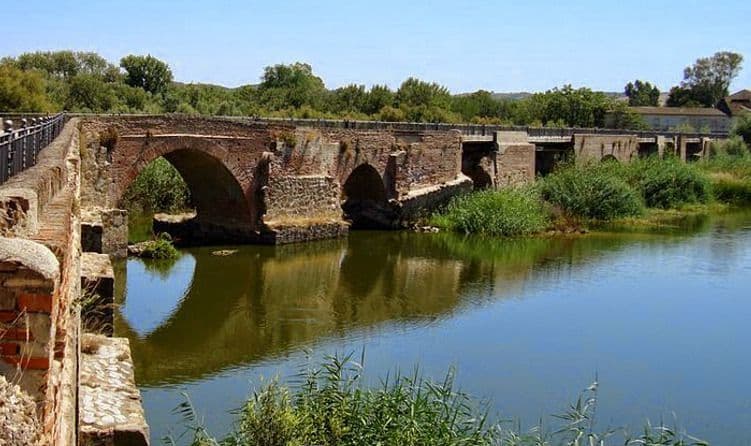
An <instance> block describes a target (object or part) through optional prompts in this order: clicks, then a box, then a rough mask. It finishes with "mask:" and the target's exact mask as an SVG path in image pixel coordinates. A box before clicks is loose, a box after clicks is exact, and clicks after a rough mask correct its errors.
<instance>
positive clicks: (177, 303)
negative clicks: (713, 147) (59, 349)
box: [116, 216, 751, 440]
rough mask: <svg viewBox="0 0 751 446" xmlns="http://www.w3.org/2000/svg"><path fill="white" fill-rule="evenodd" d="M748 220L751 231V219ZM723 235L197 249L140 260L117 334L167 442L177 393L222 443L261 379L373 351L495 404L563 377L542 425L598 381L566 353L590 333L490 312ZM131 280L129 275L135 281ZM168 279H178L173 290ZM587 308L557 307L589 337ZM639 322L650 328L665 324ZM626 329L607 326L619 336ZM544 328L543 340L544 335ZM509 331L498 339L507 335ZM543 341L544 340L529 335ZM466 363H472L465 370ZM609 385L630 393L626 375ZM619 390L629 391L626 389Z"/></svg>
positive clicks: (383, 364)
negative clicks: (315, 360)
mask: <svg viewBox="0 0 751 446" xmlns="http://www.w3.org/2000/svg"><path fill="white" fill-rule="evenodd" d="M743 221H745V222H748V221H751V218H749V216H746V217H745V219H744V220H743ZM718 228H719V229H718ZM722 228H723V226H721V225H720V226H718V225H717V223H716V222H715V223H712V224H710V222H708V221H706V220H701V219H700V220H697V221H696V222H694V224H693V225H692V226H691V227H688V228H681V229H679V230H676V231H675V233H669V234H651V235H645V234H640V233H619V234H617V235H613V234H611V235H590V236H587V237H582V238H551V239H518V240H506V241H499V240H488V239H482V238H462V237H459V236H455V235H451V234H430V235H426V234H413V233H404V232H388V233H382V232H356V233H353V234H351V235H350V238H349V240H341V241H327V242H317V243H312V244H307V245H289V246H280V247H268V246H242V247H237V249H238V252H237V253H236V254H234V255H230V256H226V257H221V256H214V255H212V254H211V252H212V251H213V250H215V249H219V248H195V249H190V250H188V251H186V253H185V255H184V257H183V258H182V259H181V260H180V261H178V262H177V263H176V264H174V265H172V266H165V265H159V264H153V263H151V264H145V263H141V261H140V260H130V261H129V262H130V264H129V268H128V271H127V273H128V274H127V276H128V277H127V284H128V287H129V288H130V289H128V290H127V297H125V296H122V295H121V296H120V297H119V300H120V302H121V303H122V306H121V309H120V313H119V314H118V315H117V318H116V331H117V333H118V334H119V335H121V336H127V337H128V338H130V342H131V348H132V352H133V357H134V361H135V367H136V369H135V370H136V379H137V381H138V384H139V386H141V388H142V390H143V391H144V397H145V400H146V410H147V416H148V417H149V421H150V423H151V424H152V426H151V427H152V431H153V433H154V439H155V440H156V439H158V438H159V437H160V436H161V435H162V434H164V433H166V431H167V428H168V427H173V428H174V424H175V423H179V420H177V419H176V418H175V417H173V416H170V415H169V411H170V409H172V408H174V406H175V405H176V404H177V403H178V402H180V400H181V397H180V396H179V393H178V392H176V391H175V389H176V388H179V389H188V390H189V391H190V393H191V395H193V396H194V397H195V399H196V400H198V401H199V403H198V404H197V405H198V406H199V409H202V410H203V411H204V414H205V415H206V416H207V420H206V421H207V424H209V426H210V427H213V428H214V431H215V432H217V431H218V432H219V433H221V431H223V430H225V429H227V428H228V427H229V426H230V423H231V418H232V417H231V415H227V411H228V410H230V409H233V408H235V407H238V406H239V405H240V404H241V402H242V401H243V399H244V398H245V397H246V396H247V394H248V392H249V390H250V389H251V388H252V387H253V386H255V385H258V384H259V376H260V375H264V376H265V377H266V378H267V379H268V378H271V377H273V376H274V375H275V374H277V373H281V374H282V375H285V374H286V376H289V375H291V374H293V373H294V372H295V371H296V370H295V368H296V367H297V366H298V365H299V364H300V362H302V361H304V359H305V353H304V350H305V349H306V348H310V349H311V350H312V351H313V352H315V353H316V355H319V354H320V352H331V351H332V350H339V351H340V352H342V351H343V350H342V349H346V350H349V351H359V349H361V348H362V347H363V346H366V349H368V350H367V351H366V356H368V353H370V363H369V368H370V369H371V370H375V372H373V373H374V374H377V375H378V376H380V375H381V374H382V373H385V371H389V370H393V369H394V368H395V367H402V368H404V367H412V366H413V365H415V363H417V362H421V361H425V359H424V357H423V356H424V355H423V353H424V354H425V355H430V358H431V360H432V361H433V363H427V364H426V363H424V362H421V366H423V367H424V368H426V369H428V370H429V372H428V373H433V372H435V373H442V371H445V370H446V367H447V366H450V365H451V364H457V365H458V366H459V372H460V376H465V377H466V378H468V379H470V380H474V379H478V383H477V385H474V383H473V385H472V386H471V387H472V388H473V389H477V390H482V389H485V390H482V392H485V391H486V390H487V389H491V388H493V389H495V390H493V391H491V392H490V393H491V394H490V395H488V394H484V396H494V395H495V396H494V398H499V397H500V396H504V398H505V395H509V396H510V395H511V393H514V392H516V391H518V389H519V388H529V389H534V388H538V389H542V388H544V386H545V385H546V384H545V383H546V382H548V381H547V380H549V379H550V380H553V381H560V382H561V383H562V384H561V385H560V386H556V389H555V390H554V391H553V390H550V391H542V390H540V391H535V392H533V393H530V394H528V395H527V396H526V399H527V400H528V401H527V402H526V403H525V404H527V405H528V406H529V407H530V409H529V410H530V411H531V410H533V409H532V408H534V411H535V412H533V413H532V415H531V419H532V420H534V419H536V418H535V417H537V416H539V415H541V414H542V413H550V412H551V411H554V410H557V409H560V408H561V407H562V404H563V403H565V402H567V401H568V400H569V399H570V398H572V397H575V395H576V391H577V389H579V388H580V387H581V386H584V385H586V384H588V383H587V382H586V380H588V379H590V378H591V377H592V376H593V374H594V373H595V372H596V371H597V370H598V367H597V364H594V363H587V362H586V361H579V360H578V359H575V360H574V362H577V363H578V364H577V365H576V366H575V367H573V366H572V368H571V367H568V366H566V367H563V366H561V364H568V365H571V364H569V362H568V360H567V359H566V358H564V357H563V356H564V355H565V352H564V350H565V349H566V348H569V349H570V348H571V346H568V344H566V343H567V342H575V340H576V339H580V338H581V334H580V333H573V332H572V333H568V332H566V333H563V334H561V339H557V338H551V337H550V333H549V332H550V331H551V329H547V328H545V327H544V324H546V323H547V324H551V323H552V324H554V325H556V327H558V325H565V324H558V323H556V322H554V320H555V318H556V317H558V316H556V315H552V316H551V315H549V314H544V313H541V314H540V316H541V320H540V321H539V322H536V321H535V317H534V316H530V315H529V314H525V315H524V316H523V317H524V318H526V319H525V321H524V322H519V323H516V322H514V321H513V320H511V321H509V320H507V319H508V317H505V316H504V317H498V311H501V310H498V309H494V310H491V311H488V314H491V315H492V314H495V316H490V317H491V318H493V320H486V319H488V318H487V317H485V316H483V314H484V313H485V308H488V309H489V310H490V309H491V308H495V307H491V306H492V305H494V304H495V303H496V302H498V301H499V300H507V301H508V305H504V310H502V311H503V312H506V313H507V315H508V314H514V312H515V311H519V307H520V306H523V307H525V311H530V310H529V307H537V308H538V309H539V310H542V309H543V308H542V307H540V305H543V302H544V305H545V306H547V307H548V308H549V306H550V301H549V298H548V297H549V295H551V294H555V295H557V294H558V292H557V291H555V290H556V289H557V287H559V286H565V287H567V288H566V289H563V291H561V294H566V293H568V294H570V293H572V292H573V293H574V294H576V289H577V288H578V287H580V286H581V287H591V283H593V282H597V281H598V280H600V279H599V278H597V277H595V276H600V275H607V274H611V273H612V274H613V275H614V276H615V275H620V274H622V273H623V271H612V272H611V271H610V270H609V269H610V267H611V264H613V263H618V262H619V261H620V260H619V259H622V258H626V257H628V261H627V263H626V264H625V266H624V265H621V266H619V268H626V269H629V268H631V266H633V264H634V262H635V261H636V262H641V261H642V259H646V261H651V260H649V259H651V258H654V257H659V256H663V255H665V254H664V253H665V252H666V251H670V250H673V248H675V250H680V249H681V246H684V245H685V243H684V242H686V240H687V239H686V236H691V235H694V234H700V233H704V234H708V233H710V234H711V233H714V232H716V231H718V230H720V229H722ZM709 229H712V230H711V231H709ZM710 248H711V247H710ZM697 249H699V248H697ZM701 249H704V248H701ZM721 251H722V252H717V253H716V254H717V258H716V259H714V260H713V262H714V263H713V265H719V264H722V262H732V261H733V260H732V256H731V255H730V254H731V253H729V252H728V251H727V250H726V249H725V248H723V249H722V250H721ZM633 252H637V253H638V255H637V254H633ZM711 253H712V251H710V254H711ZM711 255H714V254H711ZM632 257H633V259H636V260H633V259H632ZM145 265H148V267H146V266H145ZM629 265H631V266H629ZM124 267H125V265H124V264H121V265H119V268H122V269H123V270H124V269H125V268H124ZM160 268H161V269H160ZM637 269H638V268H637ZM632 273H633V274H636V273H635V272H632ZM160 276H161V277H163V278H164V279H165V280H166V281H165V282H163V283H160V280H161V279H160ZM116 277H118V278H119V279H120V280H121V282H120V283H118V284H117V285H118V287H117V288H118V290H119V291H120V292H121V293H122V290H123V289H124V288H125V286H126V285H125V280H126V279H125V277H126V274H125V271H118V272H117V274H116ZM167 279H168V280H167ZM560 284H564V285H560ZM577 284H579V285H577ZM675 286H676V287H677V286H680V285H679V284H676V285H675ZM686 286H689V285H686ZM149 290H150V291H149ZM551 290H552V291H551ZM572 290H573V291H572ZM607 290H608V291H607V296H606V295H603V296H602V298H603V299H602V300H601V301H594V302H596V303H594V305H596V306H597V308H594V309H592V313H593V314H592V317H593V318H603V317H612V316H613V315H612V314H610V313H612V311H613V310H614V309H615V308H618V307H619V306H622V305H625V303H624V302H623V301H624V299H625V298H624V297H623V296H622V295H620V294H619V290H618V289H616V288H610V287H609V288H607ZM532 296H538V297H537V298H535V299H530V300H529V301H524V305H518V304H521V303H522V301H519V300H518V298H529V297H532ZM540 296H545V297H544V298H543V297H540ZM605 297H608V299H605ZM632 297H634V296H632ZM611 298H612V299H611ZM538 300H539V301H540V303H537V302H536V301H538ZM558 300H559V301H560V299H558ZM589 303H590V304H593V301H589ZM581 304H582V302H577V303H576V305H573V303H572V307H571V308H569V307H567V306H566V305H565V303H557V304H554V307H555V310H554V311H557V312H560V316H559V317H560V318H561V319H565V318H570V319H569V320H571V321H572V323H571V330H574V329H575V328H576V327H578V326H580V325H581V324H580V322H581V321H577V320H576V319H577V318H580V317H586V316H585V315H584V314H583V313H585V312H584V311H583V310H581V309H580V308H579V309H577V308H576V306H578V305H581ZM600 306H602V308H600ZM467 315H469V316H467ZM608 315H609V316H608ZM637 316H638V317H637ZM551 317H552V318H553V319H552V320H553V322H551ZM628 317H629V316H628V315H626V319H625V320H626V321H628ZM634 317H635V318H636V319H638V320H642V319H643V318H645V317H647V318H649V317H653V318H656V317H657V316H656V315H655V316H645V315H635V316H634ZM512 318H513V316H512ZM500 319H502V320H504V321H505V322H503V323H506V324H510V325H509V326H507V327H505V328H502V327H500V326H497V325H495V324H500V323H501V322H498V321H499V320H500ZM544 321H547V322H544ZM611 322H612V321H611V320H610V319H608V322H607V324H609V323H611ZM525 323H526V324H531V326H530V328H529V330H526V329H525V328H524V325H523V324H525ZM624 323H625V322H624ZM645 323H646V324H649V321H645ZM536 324H539V325H540V326H539V327H538V328H535V327H536ZM607 324H606V323H605V322H600V321H593V327H595V326H596V327H600V329H604V330H607ZM511 325H513V327H511ZM445 327H449V329H445ZM457 327H459V328H457ZM495 327H498V332H497V333H496V332H493V330H495V329H496V328H495ZM514 327H515V328H514ZM603 327H604V328H603ZM559 328H560V327H558V328H556V329H559ZM593 329H594V328H593ZM513 330H517V331H516V333H518V335H519V336H521V338H520V341H519V342H515V340H514V339H513V338H509V336H514V334H513V333H514V331H513ZM518 330H521V331H518ZM535 330H539V331H540V332H541V333H542V334H540V335H532V334H530V333H528V332H527V331H535ZM627 331H628V330H627ZM443 332H447V333H449V334H450V335H451V334H453V335H458V336H462V338H461V339H452V338H446V339H443V338H441V339H435V338H437V337H440V336H444V335H445V333H443ZM442 333H443V334H442ZM544 333H547V334H544ZM569 335H571V336H569ZM535 336H537V337H535ZM598 336H599V335H598ZM608 336H610V335H609V334H607V333H606V334H604V335H602V339H599V338H598V339H597V342H595V341H594V340H593V341H592V345H589V346H587V347H586V348H585V347H582V350H581V351H579V350H576V351H569V353H570V354H574V355H580V356H582V357H583V358H585V359H587V358H589V356H593V357H597V356H598V355H600V356H602V355H605V356H606V357H607V358H609V357H610V356H609V355H610V353H607V352H609V351H610V349H611V347H610V346H601V345H600V344H601V343H603V342H604V341H605V340H608V339H609V340H611V341H613V340H615V343H614V344H612V345H617V344H618V342H621V341H622V340H623V338H622V335H617V334H614V335H613V336H611V337H608ZM629 336H630V337H631V335H629ZM640 336H647V335H646V334H644V335H642V334H639V332H638V331H637V332H634V334H633V342H635V343H645V342H646V343H647V344H648V343H649V342H648V341H645V340H644V339H641V338H640ZM429 338H430V339H429ZM564 339H565V340H564ZM569 339H570V341H569ZM530 342H533V344H530ZM629 342H631V341H629ZM418 344H419V345H418ZM491 344H492V345H491ZM560 344H566V346H565V347H561V345H560ZM444 346H445V352H443V351H442V349H443V348H444ZM491 347H492V348H491ZM530 347H531V348H532V349H533V350H534V351H532V352H531V353H530V354H529V355H526V356H524V357H525V358H526V360H530V361H533V362H535V363H530V364H525V365H524V367H521V366H520V367H521V369H523V370H524V372H523V373H524V374H525V375H527V374H528V375H529V376H516V375H514V376H503V377H501V376H500V375H498V377H497V378H490V377H488V373H487V372H485V371H483V372H480V371H481V370H482V369H484V368H485V367H486V366H484V365H483V364H479V363H477V360H478V358H482V357H483V352H479V351H474V352H473V350H477V349H489V350H490V351H488V354H494V355H498V354H508V355H509V357H508V360H511V361H513V360H514V355H518V354H519V352H521V351H522V350H520V349H529V348H530ZM558 348H560V350H558ZM601 348H605V350H600V349H601ZM612 348H617V347H615V346H613V347H612ZM464 349H466V351H467V352H468V353H467V356H468V357H469V358H473V359H471V360H466V358H463V357H455V356H456V354H458V353H457V352H460V351H464ZM345 352H346V351H345ZM415 352H418V354H417V355H416V354H415ZM582 352H585V353H582ZM620 353H621V352H613V354H614V355H616V356H615V357H617V358H620V357H624V358H627V359H624V361H626V365H628V364H630V363H629V362H628V361H631V359H628V358H630V356H629V355H628V352H626V353H625V354H624V355H620ZM648 354H649V353H645V355H648ZM421 355H423V356H421ZM540 355H542V356H541V357H538V356H540ZM546 355H549V356H546ZM314 356H315V355H314ZM460 356H461V355H460ZM543 358H545V359H543ZM490 361H491V362H492V363H493V364H495V365H494V366H493V367H495V366H499V365H500V364H503V363H504V359H503V358H500V359H499V358H498V357H494V358H492V359H491V360H490ZM366 362H367V361H366ZM536 362H539V364H536ZM549 362H550V364H549ZM507 369H508V370H505V371H503V372H502V373H505V374H509V373H511V374H517V373H520V372H519V370H521V369H520V368H519V367H513V366H510V367H507ZM499 372H500V371H499ZM499 372H493V373H491V375H493V376H496V375H495V373H499ZM632 372H634V370H630V369H628V368H624V369H623V370H622V371H621V372H619V373H626V376H624V377H623V380H626V381H628V380H631V378H630V376H633V377H634V379H637V381H641V380H642V378H643V377H642V375H640V374H639V373H636V372H634V373H632ZM552 373H555V378H553V376H552V375H551V374H552ZM640 377H641V378H640ZM609 378H610V379H612V380H616V381H617V380H618V379H620V378H621V377H620V376H619V377H618V378H614V377H612V376H610V377H609ZM491 379H492V380H491ZM483 380H484V381H483ZM488 380H491V381H488ZM540 380H542V381H540ZM553 381H550V382H553ZM642 384H643V383H641V384H637V383H634V384H633V385H642ZM618 385H619V386H622V387H626V386H627V385H626V384H621V383H620V381H618ZM655 385H657V384H655ZM499 388H500V389H502V390H501V391H499V390H498V389H499ZM514 389H516V390H514ZM625 390H628V391H631V390H634V391H635V389H625ZM499 392H501V393H499ZM503 392H507V393H503ZM509 392H511V393H509ZM516 393H518V392H516ZM630 404H631V405H630V406H628V405H627V406H628V407H627V408H626V409H628V410H626V409H624V408H623V407H620V406H619V407H618V408H617V411H616V412H617V414H623V413H624V412H626V415H625V418H626V422H631V421H630V420H631V418H630V416H633V417H635V418H634V419H635V420H637V421H638V420H639V419H642V418H640V417H643V416H645V414H644V413H643V412H641V410H642V409H644V407H642V406H639V407H636V406H634V404H635V403H633V402H632V403H630ZM549 405H550V406H549ZM671 409H672V407H671ZM629 410H631V411H632V412H633V413H631V412H628V411H629ZM539 411H543V412H542V413H540V412H539ZM520 415H523V416H524V415H525V414H524V413H522V414H520ZM527 415H529V414H527ZM652 415H654V414H652ZM170 425H171V426H170Z"/></svg>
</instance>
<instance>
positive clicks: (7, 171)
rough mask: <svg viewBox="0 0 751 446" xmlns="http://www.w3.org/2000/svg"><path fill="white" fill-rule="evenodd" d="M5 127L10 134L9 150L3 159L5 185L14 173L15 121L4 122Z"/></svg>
mask: <svg viewBox="0 0 751 446" xmlns="http://www.w3.org/2000/svg"><path fill="white" fill-rule="evenodd" d="M3 127H4V129H5V131H6V133H8V145H7V146H8V150H7V151H6V152H5V157H4V159H3V161H4V163H5V166H4V169H3V183H4V182H6V181H7V180H8V178H10V177H11V175H12V174H13V173H12V168H13V167H12V166H13V139H14V136H15V135H14V133H13V121H11V120H10V119H8V120H6V121H5V122H3Z"/></svg>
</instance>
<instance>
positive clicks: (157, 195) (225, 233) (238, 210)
mask: <svg viewBox="0 0 751 446" xmlns="http://www.w3.org/2000/svg"><path fill="white" fill-rule="evenodd" d="M154 166H157V168H156V169H155V168H154ZM144 175H148V176H151V177H152V178H147V179H146V181H144V178H143V177H144ZM154 175H156V177H154ZM176 177H177V178H176ZM144 184H145V185H150V186H152V187H151V189H152V190H148V191H145V193H146V196H147V197H148V201H149V202H150V203H149V204H151V205H152V206H151V209H146V212H145V213H144V214H145V215H144V216H143V218H146V217H145V216H146V215H148V216H149V217H150V215H153V214H155V213H168V214H178V215H177V216H170V217H168V218H164V217H162V216H159V218H154V220H153V233H160V232H167V233H169V234H171V235H172V236H173V237H174V238H175V239H176V241H178V242H179V243H182V244H204V243H211V242H219V241H238V242H240V241H244V240H243V239H244V238H245V237H246V236H248V235H249V234H250V233H251V232H252V229H253V228H254V225H253V219H252V213H251V203H250V200H249V199H248V198H247V197H246V194H245V192H244V191H243V188H242V187H241V185H240V184H239V183H238V181H237V179H236V178H235V176H234V175H233V174H232V172H230V171H229V169H227V167H226V166H225V165H224V164H223V163H222V162H221V161H220V160H218V159H217V158H215V157H214V156H212V155H210V154H208V153H205V152H202V151H200V150H194V149H178V150H174V151H171V152H168V153H166V154H164V155H162V157H159V158H157V159H155V160H154V161H152V162H151V163H149V164H148V165H147V167H146V168H144V169H142V170H141V171H140V172H139V173H138V176H137V177H136V178H135V179H134V181H132V182H131V183H130V184H128V185H126V186H125V188H126V189H125V190H126V191H127V192H126V193H125V194H124V196H123V199H121V200H120V202H121V206H123V207H126V208H128V209H129V211H131V212H133V211H132V210H133V209H136V210H138V208H139V205H138V203H133V202H132V200H130V197H132V190H133V188H134V187H137V188H141V187H143V186H144ZM181 187H184V189H185V193H184V194H181V192H180V191H179V190H174V189H180V188H181ZM183 195H187V197H185V198H186V199H185V200H181V197H182V196H183ZM153 204H157V206H153ZM135 224H139V222H135ZM145 224H146V223H145V222H140V225H145ZM129 233H130V234H131V236H133V237H138V236H140V238H143V237H142V236H143V235H144V230H143V228H131V224H130V223H129ZM132 241H136V240H132Z"/></svg>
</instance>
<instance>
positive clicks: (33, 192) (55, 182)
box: [0, 120, 78, 237]
mask: <svg viewBox="0 0 751 446" xmlns="http://www.w3.org/2000/svg"><path fill="white" fill-rule="evenodd" d="M76 125H77V120H71V121H69V122H68V123H67V124H66V125H65V127H64V128H63V130H62V132H61V133H60V135H59V136H58V137H57V138H56V139H55V140H54V141H53V142H52V143H51V144H50V145H49V146H48V147H46V148H45V149H44V150H43V151H42V152H40V153H39V156H38V158H37V163H36V165H34V166H33V167H30V168H29V169H26V170H25V171H23V172H21V173H19V174H18V175H15V176H13V177H11V178H10V179H8V181H7V182H5V184H3V185H2V186H0V236H5V237H18V236H20V237H24V236H29V235H31V234H34V233H35V232H37V231H38V229H39V218H40V212H41V211H42V209H44V207H45V206H46V205H47V204H48V203H49V202H51V201H52V199H53V198H54V197H55V195H56V194H57V192H59V191H60V190H61V189H62V188H63V187H64V186H65V185H66V184H67V182H68V166H67V165H66V156H67V153H68V149H69V147H70V145H71V144H72V143H73V139H74V138H77V135H78V129H77V128H76Z"/></svg>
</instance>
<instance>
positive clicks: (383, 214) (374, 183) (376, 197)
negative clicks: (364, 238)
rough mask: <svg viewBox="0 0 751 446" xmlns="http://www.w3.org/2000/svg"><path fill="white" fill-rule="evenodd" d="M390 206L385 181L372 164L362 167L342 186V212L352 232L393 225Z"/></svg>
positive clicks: (352, 173)
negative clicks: (391, 223)
mask: <svg viewBox="0 0 751 446" xmlns="http://www.w3.org/2000/svg"><path fill="white" fill-rule="evenodd" d="M387 205H388V196H387V193H386V186H385V184H384V182H383V178H382V177H381V174H380V173H378V171H377V170H376V169H375V167H373V166H372V165H370V164H367V163H365V164H360V165H359V166H358V167H356V168H355V169H354V170H353V171H352V172H351V173H350V174H349V176H348V177H347V179H346V180H345V181H344V184H342V210H343V211H344V218H345V219H347V220H350V221H351V222H352V228H353V229H375V228H383V227H388V226H390V223H389V222H388V220H389V215H388V213H389V212H388V206H387Z"/></svg>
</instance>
